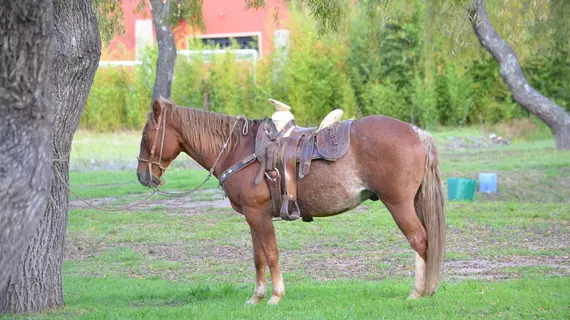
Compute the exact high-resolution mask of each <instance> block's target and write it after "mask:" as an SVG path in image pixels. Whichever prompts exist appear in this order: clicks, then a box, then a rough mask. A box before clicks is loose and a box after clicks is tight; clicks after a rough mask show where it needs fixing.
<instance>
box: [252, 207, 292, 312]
mask: <svg viewBox="0 0 570 320" xmlns="http://www.w3.org/2000/svg"><path fill="white" fill-rule="evenodd" d="M244 214H245V218H246V220H247V222H248V223H249V226H250V228H251V229H252V230H253V231H254V232H255V235H256V237H257V240H258V241H259V243H260V244H261V248H262V250H263V253H264V254H265V260H266V261H267V264H268V265H269V271H270V272H271V282H272V285H273V291H272V294H271V299H269V302H268V304H278V303H279V301H280V300H281V298H283V297H284V296H285V284H284V283H283V277H282V276H281V268H280V267H279V251H278V249H277V240H276V238H275V229H274V228H273V221H271V215H269V214H266V213H264V212H263V211H262V210H259V209H254V208H249V209H246V210H245V213H244Z"/></svg>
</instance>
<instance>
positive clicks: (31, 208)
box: [0, 0, 53, 297]
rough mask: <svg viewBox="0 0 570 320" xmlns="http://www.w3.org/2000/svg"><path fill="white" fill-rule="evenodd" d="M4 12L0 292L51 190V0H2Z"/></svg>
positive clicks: (0, 13)
mask: <svg viewBox="0 0 570 320" xmlns="http://www.w3.org/2000/svg"><path fill="white" fill-rule="evenodd" d="M0 17H1V18H0V293H1V292H2V290H4V288H5V287H6V286H7V283H8V280H9V278H10V274H11V272H12V271H13V270H14V268H15V267H16V266H17V264H18V261H19V260H20V258H21V256H22V253H23V252H24V251H25V249H26V246H27V245H28V244H29V241H30V239H31V236H32V235H33V234H34V231H35V230H36V226H37V225H38V222H39V220H40V217H41V215H42V212H43V211H44V210H45V208H46V204H47V200H48V195H49V188H50V182H51V178H52V173H51V170H50V166H51V162H52V154H51V146H50V140H51V135H50V128H51V122H50V111H51V106H50V101H49V97H50V94H51V85H50V82H49V80H50V74H51V64H52V56H53V52H52V48H53V46H52V44H53V7H52V4H51V1H50V0H43V1H30V0H19V1H2V3H1V4H0ZM0 297H1V296H0Z"/></svg>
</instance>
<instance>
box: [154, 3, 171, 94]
mask: <svg viewBox="0 0 570 320" xmlns="http://www.w3.org/2000/svg"><path fill="white" fill-rule="evenodd" d="M150 6H151V10H152V21H153V22H154V30H155V32H156V41H157V42H158V59H157V61H156V79H155V81H154V89H153V91H152V98H153V100H154V99H156V98H158V97H159V96H162V97H164V98H167V99H170V92H171V89H172V78H173V77H174V64H175V63H176V44H175V42H174V34H173V33H172V29H171V28H170V0H150Z"/></svg>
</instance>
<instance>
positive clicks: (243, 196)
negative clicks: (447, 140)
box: [137, 98, 445, 304]
mask: <svg viewBox="0 0 570 320" xmlns="http://www.w3.org/2000/svg"><path fill="white" fill-rule="evenodd" d="M260 123H261V120H252V119H245V118H241V117H231V116H226V115H222V114H218V113H213V112H209V111H204V110H199V109H192V108H184V107H179V106H177V105H175V104H174V103H173V102H171V101H169V100H166V99H162V98H161V99H158V100H155V101H154V103H153V106H152V112H149V115H148V121H147V123H146V125H145V127H144V130H143V133H142V141H141V145H140V154H139V165H138V168H137V176H138V179H139V181H140V183H141V184H143V185H145V186H149V187H153V188H157V187H158V186H160V185H162V184H163V183H164V182H163V180H162V175H163V173H164V170H166V168H167V167H168V165H169V164H170V163H171V162H172V161H173V160H174V159H175V158H176V157H177V156H178V154H180V152H185V153H187V154H188V155H189V156H190V157H192V158H193V159H194V160H195V161H196V162H198V163H199V164H200V165H201V166H202V167H204V168H206V169H209V170H210V169H211V170H212V171H211V172H213V175H214V176H216V177H219V176H220V174H221V173H222V172H224V170H226V169H227V168H229V167H231V166H232V165H234V164H235V163H237V162H238V161H240V160H242V159H243V158H244V157H245V156H247V155H249V154H251V153H253V151H254V143H255V141H254V140H255V134H256V132H257V129H258V128H259V126H260ZM350 131H351V138H350V147H349V150H348V152H347V153H346V154H345V155H344V156H343V157H342V158H340V159H338V160H337V161H334V162H329V161H326V160H313V164H312V165H311V166H312V167H311V172H310V174H308V175H307V176H305V177H304V178H303V179H300V180H299V181H298V185H297V190H298V198H297V200H298V204H299V208H300V210H301V212H303V213H306V214H310V215H311V216H312V217H328V216H332V215H337V214H340V213H343V212H346V211H348V210H351V209H353V208H355V207H356V206H358V205H359V204H360V203H362V202H363V201H365V200H373V201H376V200H381V201H382V202H383V203H384V204H385V206H386V207H387V208H388V210H389V211H390V213H391V214H392V217H393V218H394V221H395V222H396V224H397V226H398V227H399V228H400V230H401V231H402V232H403V234H404V235H405V236H406V238H407V239H408V241H409V242H410V245H411V247H412V248H413V249H414V251H415V257H416V271H415V272H416V273H415V276H416V278H415V281H414V286H413V290H412V292H411V294H410V296H409V298H418V297H420V296H422V295H431V294H433V293H434V292H435V291H436V289H437V285H438V282H439V276H440V269H441V265H442V263H443V256H444V244H445V212H444V199H443V191H442V190H443V188H442V184H441V179H440V174H439V160H438V152H437V149H436V146H435V143H434V140H433V138H432V137H431V136H430V135H429V134H428V133H427V132H425V131H424V130H421V129H419V128H417V127H415V126H413V125H410V124H408V123H405V122H402V121H399V120H396V119H393V118H390V117H385V116H368V117H364V118H362V119H358V120H355V121H354V122H353V124H352V126H351V129H350ZM228 138H230V143H229V144H227V143H226V142H227V141H228V140H227V139H228ZM258 169H259V163H258V162H257V161H256V162H254V163H253V164H251V165H249V166H248V167H246V168H244V169H243V170H241V171H239V172H237V173H236V174H235V175H233V176H232V177H231V178H229V179H228V180H227V181H226V182H225V183H224V185H223V188H224V191H225V193H226V195H227V197H228V199H229V200H230V202H231V206H232V208H233V209H234V210H235V211H237V212H239V213H241V214H243V215H244V216H245V219H246V221H247V222H248V224H249V226H250V230H251V237H252V242H253V258H254V262H255V270H256V285H255V289H254V293H253V296H252V297H251V299H250V300H249V301H248V303H258V302H259V301H260V300H262V299H263V298H265V295H266V265H268V266H269V269H270V272H271V279H272V284H273V291H272V296H271V299H270V300H269V304H277V303H278V302H279V301H280V300H281V298H283V296H284V295H285V285H284V283H283V278H282V276H281V271H280V267H279V254H278V249H277V241H276V238H275V231H274V227H273V219H272V218H273V217H279V214H278V213H277V214H276V215H275V214H274V211H273V210H272V209H271V203H270V202H271V199H270V193H269V189H268V186H267V184H266V183H261V184H255V183H254V180H255V178H256V174H257V172H258Z"/></svg>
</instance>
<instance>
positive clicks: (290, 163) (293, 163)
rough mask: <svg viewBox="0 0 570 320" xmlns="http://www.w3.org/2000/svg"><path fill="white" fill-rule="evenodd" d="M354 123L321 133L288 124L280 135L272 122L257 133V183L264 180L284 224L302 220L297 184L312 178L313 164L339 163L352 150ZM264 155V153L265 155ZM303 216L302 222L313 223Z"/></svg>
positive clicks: (267, 122)
mask: <svg viewBox="0 0 570 320" xmlns="http://www.w3.org/2000/svg"><path fill="white" fill-rule="evenodd" d="M351 125H352V120H348V121H343V122H337V123H335V124H333V125H331V126H328V127H325V128H322V129H320V130H319V131H317V130H316V128H303V127H298V126H296V125H295V121H294V120H292V121H291V122H289V123H288V124H287V125H286V126H285V128H284V129H283V130H282V131H280V132H278V131H277V129H276V128H275V125H274V124H273V122H272V121H267V120H266V121H264V122H263V123H262V124H261V126H260V128H259V130H258V131H257V135H256V140H255V153H256V154H263V156H261V157H257V160H258V161H259V162H260V163H261V167H260V169H259V172H258V174H257V176H256V179H255V183H256V184H259V183H261V182H262V180H263V177H264V176H265V178H266V180H267V183H268V185H269V190H270V193H271V201H272V206H273V211H274V212H279V216H281V218H282V219H283V220H296V219H298V218H300V217H301V216H302V214H301V212H300V209H299V205H298V203H297V180H298V179H302V178H303V177H305V176H306V175H308V174H309V171H310V169H311V162H312V160H317V159H323V160H327V161H336V160H338V159H340V158H341V157H342V156H344V154H346V152H347V151H348V148H349V146H350V127H351ZM264 151H265V152H264ZM312 220H313V219H312V217H310V216H307V215H303V221H307V222H308V221H312Z"/></svg>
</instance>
